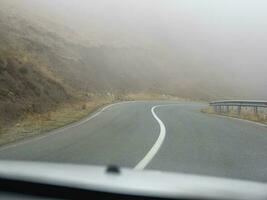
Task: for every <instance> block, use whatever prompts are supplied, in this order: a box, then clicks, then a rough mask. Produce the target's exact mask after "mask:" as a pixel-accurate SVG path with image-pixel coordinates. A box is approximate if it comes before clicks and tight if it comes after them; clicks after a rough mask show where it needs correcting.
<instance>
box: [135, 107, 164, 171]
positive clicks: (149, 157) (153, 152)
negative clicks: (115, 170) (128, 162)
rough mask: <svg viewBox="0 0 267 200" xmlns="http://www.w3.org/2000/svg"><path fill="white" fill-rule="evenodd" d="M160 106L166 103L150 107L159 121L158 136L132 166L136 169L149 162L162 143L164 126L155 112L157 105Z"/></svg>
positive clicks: (141, 168)
mask: <svg viewBox="0 0 267 200" xmlns="http://www.w3.org/2000/svg"><path fill="white" fill-rule="evenodd" d="M161 106H166V105H158V106H154V107H153V108H152V109H151V112H152V115H153V117H154V118H155V119H156V120H157V122H158V123H159V126H160V134H159V137H158V139H157V141H156V142H155V144H154V145H153V146H152V148H151V149H150V150H149V152H148V153H147V154H146V155H145V157H144V158H143V159H142V160H141V161H140V162H139V163H138V164H137V165H136V166H135V167H134V169H136V170H143V169H144V168H145V167H146V166H147V165H148V164H149V163H150V161H151V160H152V159H153V158H154V156H155V155H156V154H157V152H158V151H159V149H160V147H161V145H162V143H163V141H164V139H165V137H166V127H165V125H164V124H163V122H162V121H161V119H160V118H159V117H158V116H157V115H156V113H155V109H156V108H158V107H161Z"/></svg>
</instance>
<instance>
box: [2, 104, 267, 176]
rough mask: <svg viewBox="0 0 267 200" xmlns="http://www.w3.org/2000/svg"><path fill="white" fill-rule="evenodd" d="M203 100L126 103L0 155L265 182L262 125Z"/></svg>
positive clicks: (266, 142)
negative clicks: (211, 108)
mask: <svg viewBox="0 0 267 200" xmlns="http://www.w3.org/2000/svg"><path fill="white" fill-rule="evenodd" d="M204 106H205V105H203V104H199V103H183V102H148V101H147V102H145V101H144V102H125V103H118V104H115V105H111V106H108V107H106V108H104V109H103V110H102V111H99V112H97V113H95V114H94V115H93V116H91V117H90V118H88V119H86V120H85V121H82V122H79V123H76V124H73V125H71V126H68V127H65V128H64V129H59V130H56V131H53V132H51V133H48V134H45V135H43V136H41V137H36V138H32V139H29V140H26V141H22V142H18V143H14V144H12V145H10V146H7V147H2V148H0V159H9V160H10V159H15V160H33V161H47V162H60V163H77V164H90V165H109V164H115V165H118V166H121V167H129V168H135V169H139V170H143V169H145V170H146V169H153V170H160V171H172V172H181V173H190V174H200V175H210V176H218V177H230V178H236V179H246V180H256V181H267V128H266V127H264V126H260V125H257V124H253V123H249V122H246V121H241V120H236V119H231V118H224V117H218V116H212V115H208V114H203V113H201V112H200V109H201V108H202V107H204Z"/></svg>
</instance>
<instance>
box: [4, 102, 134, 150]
mask: <svg viewBox="0 0 267 200" xmlns="http://www.w3.org/2000/svg"><path fill="white" fill-rule="evenodd" d="M129 102H130V101H129ZM129 102H118V103H114V104H110V105H108V106H105V107H104V108H102V109H101V110H100V111H98V112H96V113H95V114H94V115H92V116H89V117H88V118H86V119H84V120H82V121H80V122H76V123H75V122H74V123H73V124H71V125H67V126H66V127H63V128H59V129H57V130H54V131H52V132H50V133H47V134H45V135H41V136H36V137H33V138H29V139H26V140H22V141H19V142H15V143H13V144H9V145H6V146H3V147H0V152H1V151H3V150H6V149H9V148H13V147H16V146H19V145H22V144H27V143H29V142H32V141H36V140H40V139H43V138H46V137H49V136H51V135H55V134H58V133H61V132H63V131H65V130H67V129H71V128H74V127H77V126H80V125H82V124H84V123H86V122H88V121H90V120H92V119H94V118H95V117H97V116H98V115H100V114H101V113H102V112H104V111H105V110H107V109H108V108H110V107H112V106H115V105H117V104H123V103H129Z"/></svg>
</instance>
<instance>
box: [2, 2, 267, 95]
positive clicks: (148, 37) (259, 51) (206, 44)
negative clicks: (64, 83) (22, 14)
mask: <svg viewBox="0 0 267 200" xmlns="http://www.w3.org/2000/svg"><path fill="white" fill-rule="evenodd" d="M2 1H5V0H2ZM14 2H15V0H14ZM18 2H19V3H20V4H21V6H23V7H26V8H27V9H29V10H31V11H32V12H36V13H38V14H40V15H43V16H46V17H47V18H49V19H53V20H56V21H58V22H61V23H63V24H67V25H68V26H70V27H72V28H73V29H74V30H76V31H78V32H80V33H82V34H83V35H86V36H88V37H89V38H93V39H94V40H95V41H99V42H102V43H103V44H120V45H126V46H127V45H128V46H143V47H146V48H152V49H153V48H157V49H158V50H159V51H164V52H168V53H169V54H170V55H171V56H172V59H174V60H176V62H177V66H178V65H179V67H181V65H182V66H183V67H184V68H188V70H189V71H194V70H196V69H197V70H196V71H197V72H199V71H201V70H203V72H207V71H212V72H214V73H216V74H217V75H218V76H220V74H221V79H224V81H225V82H227V83H228V84H232V85H233V87H235V86H236V87H243V88H248V89H249V90H254V91H256V92H259V91H262V92H264V91H266V89H267V76H266V75H267V56H266V52H267V20H266V19H267V12H266V7H267V1H264V0H19V1H17V3H18ZM169 67H170V68H175V65H174V66H173V65H172V66H169ZM179 67H177V69H178V68H179ZM166 70H168V66H166ZM203 74H204V75H203ZM203 74H200V75H199V76H203V77H205V73H203ZM197 75H198V74H195V76H197ZM192 78H194V77H192ZM206 78H207V79H208V78H212V77H206ZM265 96H266V97H267V94H266V95H265Z"/></svg>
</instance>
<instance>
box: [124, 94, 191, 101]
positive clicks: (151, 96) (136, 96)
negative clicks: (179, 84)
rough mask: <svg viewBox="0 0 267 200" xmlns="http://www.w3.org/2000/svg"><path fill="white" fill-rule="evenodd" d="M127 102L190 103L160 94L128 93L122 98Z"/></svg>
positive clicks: (183, 99)
mask: <svg viewBox="0 0 267 200" xmlns="http://www.w3.org/2000/svg"><path fill="white" fill-rule="evenodd" d="M122 98H123V100H125V101H134V100H150V101H153V100H173V101H189V99H185V98H180V97H176V96H171V95H165V94H158V93H128V94H126V95H124V96H122Z"/></svg>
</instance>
